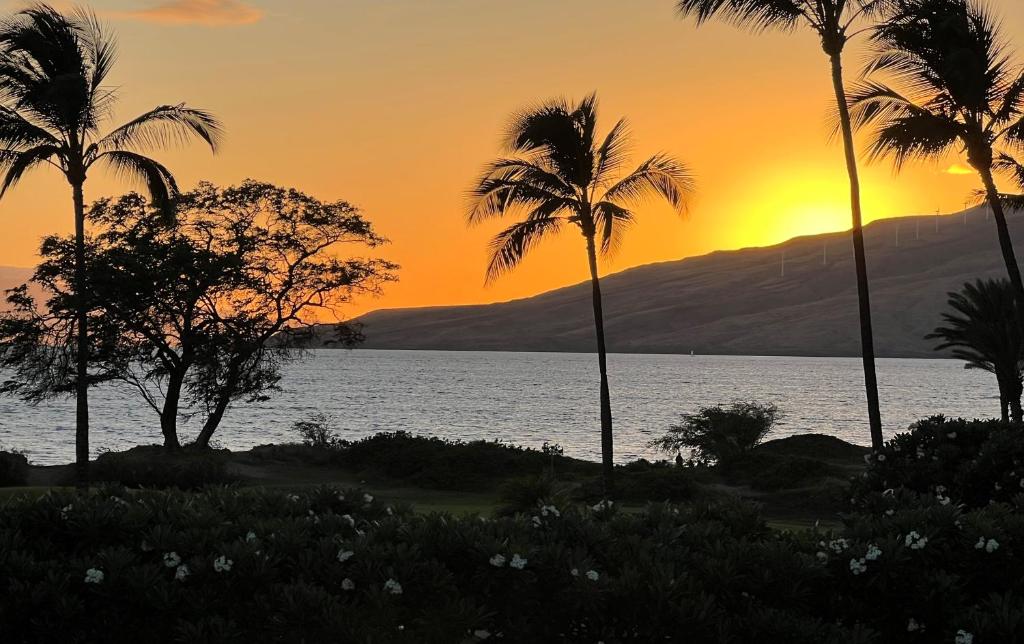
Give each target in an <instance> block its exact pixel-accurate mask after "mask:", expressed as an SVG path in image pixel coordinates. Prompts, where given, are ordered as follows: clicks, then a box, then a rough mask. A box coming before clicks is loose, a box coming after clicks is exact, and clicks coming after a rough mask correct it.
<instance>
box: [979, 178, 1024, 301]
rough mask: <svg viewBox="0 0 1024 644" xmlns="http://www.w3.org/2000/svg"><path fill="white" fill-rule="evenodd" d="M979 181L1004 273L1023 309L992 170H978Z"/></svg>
mask: <svg viewBox="0 0 1024 644" xmlns="http://www.w3.org/2000/svg"><path fill="white" fill-rule="evenodd" d="M978 173H979V174H980V175H981V181H982V182H983V183H984V184H985V196H986V198H987V199H988V205H989V206H990V207H991V208H992V218H993V219H995V221H996V232H997V233H998V234H999V250H1000V251H1002V253H1003V263H1005V264H1006V273H1007V275H1009V277H1010V284H1011V285H1012V286H1013V292H1014V295H1015V297H1016V298H1017V302H1018V303H1019V304H1020V306H1021V308H1022V309H1024V283H1022V282H1021V278H1020V267H1019V266H1018V265H1017V256H1016V255H1015V254H1014V252H1013V240H1012V239H1011V238H1010V229H1009V227H1008V226H1007V225H1006V212H1005V211H1004V210H1003V202H1002V201H1001V200H1000V199H999V191H998V190H997V189H996V182H995V179H994V178H993V177H992V168H990V167H981V168H978Z"/></svg>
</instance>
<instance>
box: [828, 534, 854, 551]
mask: <svg viewBox="0 0 1024 644" xmlns="http://www.w3.org/2000/svg"><path fill="white" fill-rule="evenodd" d="M849 547H850V542H849V541H847V540H846V539H842V538H840V539H833V540H832V541H829V542H828V549H829V550H831V551H832V552H834V553H836V554H837V555H838V554H842V553H843V552H844V551H845V550H846V549H848V548H849Z"/></svg>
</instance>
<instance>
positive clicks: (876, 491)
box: [854, 416, 1024, 507]
mask: <svg viewBox="0 0 1024 644" xmlns="http://www.w3.org/2000/svg"><path fill="white" fill-rule="evenodd" d="M867 458H868V461H869V467H868V469H867V472H866V473H865V474H864V475H863V477H861V478H860V479H858V480H856V481H855V483H854V493H855V496H856V497H857V498H858V499H859V500H860V501H862V502H867V501H869V500H871V499H875V501H874V502H876V503H877V501H878V499H877V496H878V495H880V494H882V493H885V492H886V491H887V490H895V489H900V488H902V489H905V490H907V491H910V492H914V493H916V494H925V495H936V496H938V497H940V498H941V500H943V502H947V503H953V504H961V503H962V504H966V505H967V506H969V507H985V506H986V505H988V504H989V502H991V501H1009V500H1012V499H1013V498H1014V497H1015V496H1016V495H1018V494H1020V493H1022V492H1024V433H1022V432H1021V429H1020V428H1019V427H1018V426H1015V425H1012V424H1007V423H1003V422H1001V421H998V420H971V421H968V420H963V419H947V418H944V417H942V416H934V417H932V418H927V419H924V420H921V421H918V422H917V423H914V424H913V425H911V427H910V431H908V432H905V433H902V434H897V435H896V436H895V437H893V438H892V439H891V440H889V441H888V442H887V443H886V444H885V446H884V447H883V449H882V450H880V451H879V452H878V453H877V454H875V455H874V456H869V457H867Z"/></svg>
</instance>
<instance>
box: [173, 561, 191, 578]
mask: <svg viewBox="0 0 1024 644" xmlns="http://www.w3.org/2000/svg"><path fill="white" fill-rule="evenodd" d="M191 574H192V571H191V570H189V569H188V566H187V565H185V564H181V565H180V566H178V569H177V570H175V571H174V579H175V580H176V581H185V578H186V577H188V576H189V575H191Z"/></svg>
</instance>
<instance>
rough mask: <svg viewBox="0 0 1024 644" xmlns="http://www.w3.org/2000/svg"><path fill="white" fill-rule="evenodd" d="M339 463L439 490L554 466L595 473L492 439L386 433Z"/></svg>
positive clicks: (344, 453) (357, 445)
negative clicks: (475, 439) (478, 439)
mask: <svg viewBox="0 0 1024 644" xmlns="http://www.w3.org/2000/svg"><path fill="white" fill-rule="evenodd" d="M336 463H337V464H339V465H342V466H344V467H349V468H352V469H354V470H356V471H367V472H374V473H377V474H382V475H384V476H387V477H389V478H393V479H399V480H403V481H409V482H410V483H413V484H414V485H419V486H422V487H428V488H434V489H441V490H472V489H474V488H475V487H477V486H479V485H480V484H481V483H487V482H494V481H498V480H504V479H506V478H509V477H515V476H527V475H537V474H540V473H542V472H544V471H546V470H548V469H550V467H551V464H552V463H554V464H555V468H556V470H557V471H558V472H559V473H576V472H589V473H596V471H597V470H596V469H595V468H597V466H596V465H595V464H593V463H588V462H585V461H578V460H575V459H571V458H568V457H565V456H558V455H552V454H545V453H543V452H542V451H540V450H535V449H530V448H523V447H517V446H513V445H510V444H506V443H495V442H488V441H470V442H463V441H453V440H448V439H444V438H436V437H428V436H414V435H412V434H410V433H408V432H383V433H380V434H375V435H373V436H370V437H367V438H364V439H362V440H359V441H354V442H352V443H351V444H349V445H348V446H347V447H346V448H345V449H343V450H341V451H340V452H339V453H338V456H337V460H336Z"/></svg>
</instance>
